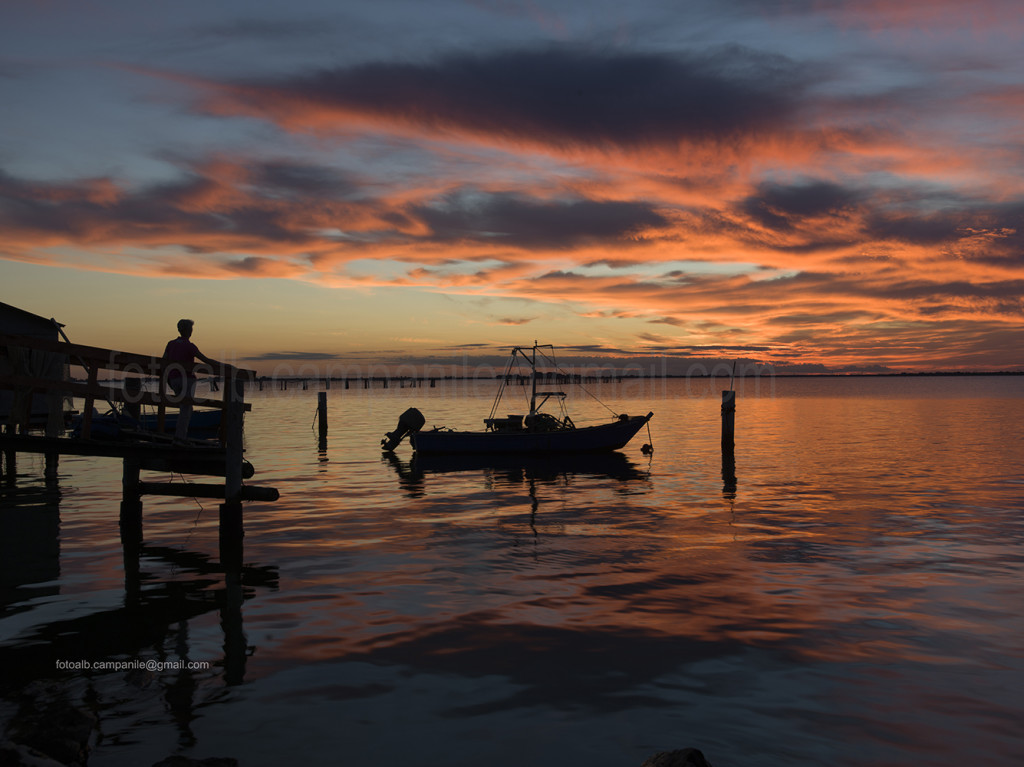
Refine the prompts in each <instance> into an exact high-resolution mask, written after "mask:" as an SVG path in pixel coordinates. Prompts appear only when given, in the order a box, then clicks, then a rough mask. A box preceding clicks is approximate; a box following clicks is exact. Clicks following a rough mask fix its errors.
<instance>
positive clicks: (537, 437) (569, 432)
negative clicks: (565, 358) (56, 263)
mask: <svg viewBox="0 0 1024 767" xmlns="http://www.w3.org/2000/svg"><path fill="white" fill-rule="evenodd" d="M550 348H551V347H550V346H538V345H537V344H536V343H535V344H534V345H533V347H532V349H530V350H529V353H528V351H527V349H524V348H523V347H521V346H517V347H515V348H514V349H513V350H512V356H511V359H510V361H509V365H508V368H507V369H506V371H505V375H504V376H503V377H502V379H501V380H502V383H501V386H500V387H499V390H498V394H497V396H496V397H495V400H494V405H493V407H492V408H491V414H490V416H489V417H488V418H485V419H484V430H483V431H458V430H455V429H446V428H443V427H442V428H434V429H433V430H431V431H424V430H423V426H424V424H425V423H426V419H425V418H424V417H423V414H422V413H420V411H419V410H417V409H416V408H409V409H408V410H406V411H405V412H404V413H403V414H402V415H401V417H400V418H399V420H398V427H397V428H396V429H395V430H394V431H392V432H388V433H387V434H385V435H384V439H382V440H381V447H382V448H383V450H384V451H385V452H391V451H393V450H394V449H395V448H396V447H398V445H399V444H400V443H401V442H402V440H403V439H405V437H406V436H408V437H409V441H410V443H411V444H412V446H413V448H414V449H415V450H416V452H417V454H425V455H439V454H466V453H473V454H477V455H481V454H512V455H560V454H579V453H607V452H611V451H613V450H619V449H620V448H623V447H625V446H626V444H627V443H628V442H629V441H630V440H631V439H633V437H635V436H636V434H637V432H639V431H640V429H642V428H643V427H644V426H645V425H646V424H647V422H648V421H650V420H651V417H652V416H653V415H654V413H648V414H647V415H642V416H630V415H619V416H617V417H616V418H615V419H614V420H612V421H610V422H608V423H602V424H598V425H596V426H584V427H580V428H577V427H576V425H575V424H574V423H573V422H572V419H571V418H569V416H568V414H566V413H565V412H564V399H565V396H566V395H565V392H560V391H545V390H540V391H538V389H537V384H538V374H537V354H538V351H539V350H541V349H550ZM542 356H543V353H542ZM518 360H525V361H526V363H527V364H528V365H529V367H530V386H531V393H530V411H529V413H528V414H526V415H505V416H504V417H498V416H496V413H497V412H498V407H499V404H500V402H501V398H502V395H503V393H504V391H505V387H506V386H507V384H508V382H509V381H510V380H511V378H512V375H511V372H512V367H513V365H515V364H516V362H517V361H518ZM552 400H555V401H558V402H560V403H563V408H562V411H563V412H562V415H561V417H559V416H556V415H553V414H552V413H548V412H544V411H543V410H542V408H543V407H544V406H545V405H546V404H547V403H548V402H549V401H552ZM649 450H650V445H645V446H644V452H649Z"/></svg>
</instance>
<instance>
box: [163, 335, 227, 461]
mask: <svg viewBox="0 0 1024 767" xmlns="http://www.w3.org/2000/svg"><path fill="white" fill-rule="evenodd" d="M194 326H195V323H194V322H193V321H192V320H178V337H177V338H175V339H172V340H171V341H168V342H167V346H166V347H165V348H164V359H165V360H167V361H169V362H172V363H174V362H176V363H179V364H177V365H170V366H168V369H167V372H166V375H167V385H168V386H170V387H171V391H173V392H174V393H175V394H176V395H178V396H179V397H181V396H184V397H185V398H186V399H185V401H184V402H182V404H181V409H180V410H179V411H178V422H177V425H176V426H175V428H174V438H175V440H181V441H184V440H185V438H186V437H188V425H189V421H191V420H192V397H193V395H194V394H195V391H196V374H195V373H194V372H193V370H192V364H193V363H194V362H195V361H196V359H200V360H202V361H203V362H205V363H206V364H208V365H217V364H218V363H217V361H216V360H212V359H210V358H209V357H207V356H206V355H205V354H203V353H202V352H201V351H199V347H198V346H196V345H195V344H194V343H192V341H191V338H192V329H193V327H194Z"/></svg>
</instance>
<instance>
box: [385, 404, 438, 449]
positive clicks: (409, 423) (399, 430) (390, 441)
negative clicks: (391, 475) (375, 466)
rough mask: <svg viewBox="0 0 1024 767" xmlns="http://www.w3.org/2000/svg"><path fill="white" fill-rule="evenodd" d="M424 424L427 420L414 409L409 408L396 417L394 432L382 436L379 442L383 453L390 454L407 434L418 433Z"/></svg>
mask: <svg viewBox="0 0 1024 767" xmlns="http://www.w3.org/2000/svg"><path fill="white" fill-rule="evenodd" d="M426 422H427V419H426V418H424V417H423V413H421V412H420V411H419V410H417V409H416V408H414V407H411V408H409V409H408V410H406V411H405V412H404V413H402V415H400V416H399V417H398V426H396V427H395V430H394V431H389V432H388V433H387V434H385V435H384V439H382V440H381V441H380V446H381V448H382V449H383V450H384V452H386V453H390V452H391V451H392V450H394V449H395V448H396V447H398V445H399V443H400V442H401V441H402V440H403V439H405V437H406V435H407V434H413V433H414V432H417V431H419V430H420V429H422V428H423V425H424V424H425V423H426Z"/></svg>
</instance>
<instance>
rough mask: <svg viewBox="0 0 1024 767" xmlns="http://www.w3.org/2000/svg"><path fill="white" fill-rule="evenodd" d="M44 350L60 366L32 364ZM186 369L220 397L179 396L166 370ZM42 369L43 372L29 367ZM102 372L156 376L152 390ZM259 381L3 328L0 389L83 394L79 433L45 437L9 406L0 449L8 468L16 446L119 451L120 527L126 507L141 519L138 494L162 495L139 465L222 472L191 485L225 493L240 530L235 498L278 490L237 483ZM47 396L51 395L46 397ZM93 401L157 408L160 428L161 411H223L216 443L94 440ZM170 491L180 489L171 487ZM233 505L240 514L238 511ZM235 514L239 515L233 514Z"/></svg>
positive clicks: (263, 496) (224, 369)
mask: <svg viewBox="0 0 1024 767" xmlns="http://www.w3.org/2000/svg"><path fill="white" fill-rule="evenodd" d="M47 355H59V356H60V358H61V360H62V364H59V365H54V364H53V359H52V358H51V359H50V360H49V364H46V365H40V364H33V363H34V362H36V363H37V362H39V360H41V359H43V358H44V357H46V356H47ZM66 366H68V367H71V368H73V367H78V368H81V369H82V370H84V372H85V380H84V381H81V380H71V379H70V378H69V377H67V376H65V375H55V374H54V371H55V370H61V371H63V370H64V369H65V367H66ZM175 368H176V369H177V370H179V371H182V372H184V373H192V374H198V375H202V374H206V375H210V376H215V377H217V378H222V379H223V381H224V384H223V395H222V397H221V398H219V399H212V398H200V397H188V396H180V395H176V394H174V393H173V392H170V391H168V389H167V385H166V379H167V373H168V372H169V371H170V370H171V369H175ZM40 369H45V370H47V371H48V374H47V375H40V374H38V373H34V372H33V371H36V370H40ZM103 371H108V374H109V373H114V374H115V375H114V376H113V377H114V378H116V377H118V376H120V377H122V378H123V379H124V381H125V382H127V381H129V380H131V379H136V381H138V380H140V379H151V380H153V379H155V380H156V382H157V390H156V391H155V392H147V391H144V390H143V389H142V387H141V385H136V386H127V385H125V383H122V382H120V381H118V382H116V383H111V382H109V381H108V382H106V383H105V382H104V381H102V380H101V378H109V377H110V376H109V375H108V374H104V375H102V376H101V373H103ZM255 380H256V374H255V372H254V371H252V370H244V369H241V368H237V367H234V366H232V365H226V364H216V365H209V364H206V363H196V364H193V365H183V364H182V363H178V362H169V361H167V360H164V359H162V358H160V357H153V356H149V355H144V354H134V353H131V352H124V351H117V350H113V349H104V348H100V347H95V346H85V345H82V344H72V343H67V342H61V341H57V340H55V339H46V338H35V337H30V336H18V335H9V334H0V390H8V391H11V392H14V393H15V394H16V395H17V396H16V398H15V399H18V400H20V401H21V402H25V400H26V398H27V399H28V400H29V401H31V396H32V395H33V394H35V393H49V394H56V395H58V396H59V397H60V398H63V397H66V396H72V397H78V398H81V399H82V400H84V407H83V409H82V418H81V425H80V427H79V429H78V430H77V437H74V438H72V437H62V436H59V435H56V434H53V433H52V430H51V431H48V433H47V435H46V436H35V435H32V434H30V433H29V431H30V429H29V425H28V422H27V418H22V417H21V416H20V415H19V414H17V413H15V412H14V409H13V408H12V410H11V413H10V415H9V417H8V423H7V427H6V429H5V430H4V432H3V433H0V448H2V450H3V451H4V452H5V454H6V455H7V456H8V459H7V463H8V471H10V464H12V462H13V454H14V453H16V452H35V453H44V454H46V455H48V456H56V455H59V454H61V453H70V454H76V455H93V456H97V457H120V458H123V459H124V462H125V466H124V495H123V498H122V526H123V525H124V522H125V514H126V509H127V510H128V512H129V516H132V515H133V514H134V513H135V512H136V511H137V512H138V515H139V517H140V520H139V523H140V525H141V501H140V500H139V499H140V497H141V495H142V494H144V493H147V494H167V493H165V492H164V489H163V488H162V486H160V485H159V484H157V483H144V482H141V481H140V479H139V470H140V469H143V468H165V467H167V468H171V469H172V470H175V471H182V473H196V474H216V475H220V476H223V477H224V486H223V487H220V486H214V485H209V484H196V485H192V487H193V488H194V496H195V497H213V498H223V499H225V506H227V507H228V509H227V511H228V517H227V518H228V521H229V522H230V523H231V526H232V527H237V531H238V533H239V534H240V532H241V512H240V501H241V500H245V499H252V500H274V499H276V497H277V491H276V490H273V488H255V487H245V488H243V486H242V480H243V478H245V477H246V476H251V471H250V472H249V473H248V474H247V473H246V468H251V467H247V465H246V464H245V462H244V459H243V453H242V450H243V448H242V424H243V413H244V412H245V411H246V410H249V409H251V407H252V406H251V405H249V404H247V403H246V402H245V386H246V384H247V383H251V382H253V381H255ZM51 400H52V398H51ZM97 401H100V402H106V403H107V404H109V405H110V406H111V407H112V408H113V407H114V406H115V405H117V404H120V405H122V406H124V405H127V406H141V405H149V406H152V407H155V408H156V409H157V421H158V427H157V431H158V432H162V430H163V427H164V418H165V414H166V411H167V410H168V409H169V408H170V409H178V408H180V407H181V406H182V405H185V404H191V405H193V406H200V407H207V408H218V409H220V410H221V411H222V416H221V431H220V439H219V445H217V444H213V445H209V444H201V443H188V444H185V445H181V444H173V443H172V442H171V441H170V440H169V439H168V440H166V441H164V442H163V443H160V442H154V441H153V440H152V439H148V440H147V441H141V440H138V439H134V440H133V439H132V438H131V437H130V436H129V438H128V439H125V440H119V441H117V442H111V441H104V440H98V439H92V436H93V434H92V426H93V409H94V406H95V404H96V402H97ZM174 492H175V493H177V492H179V490H178V488H175V490H174ZM236 509H237V514H236V513H235V510H236ZM235 516H237V519H235ZM224 527H225V507H224V506H222V514H221V529H222V533H223V531H224Z"/></svg>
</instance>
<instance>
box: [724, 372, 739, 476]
mask: <svg viewBox="0 0 1024 767" xmlns="http://www.w3.org/2000/svg"><path fill="white" fill-rule="evenodd" d="M735 428H736V392H735V391H734V390H733V389H729V391H723V392H722V482H723V483H724V484H723V487H722V492H724V493H735V492H736V454H735V452H734V449H735V445H736V442H735V439H734V433H735Z"/></svg>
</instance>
